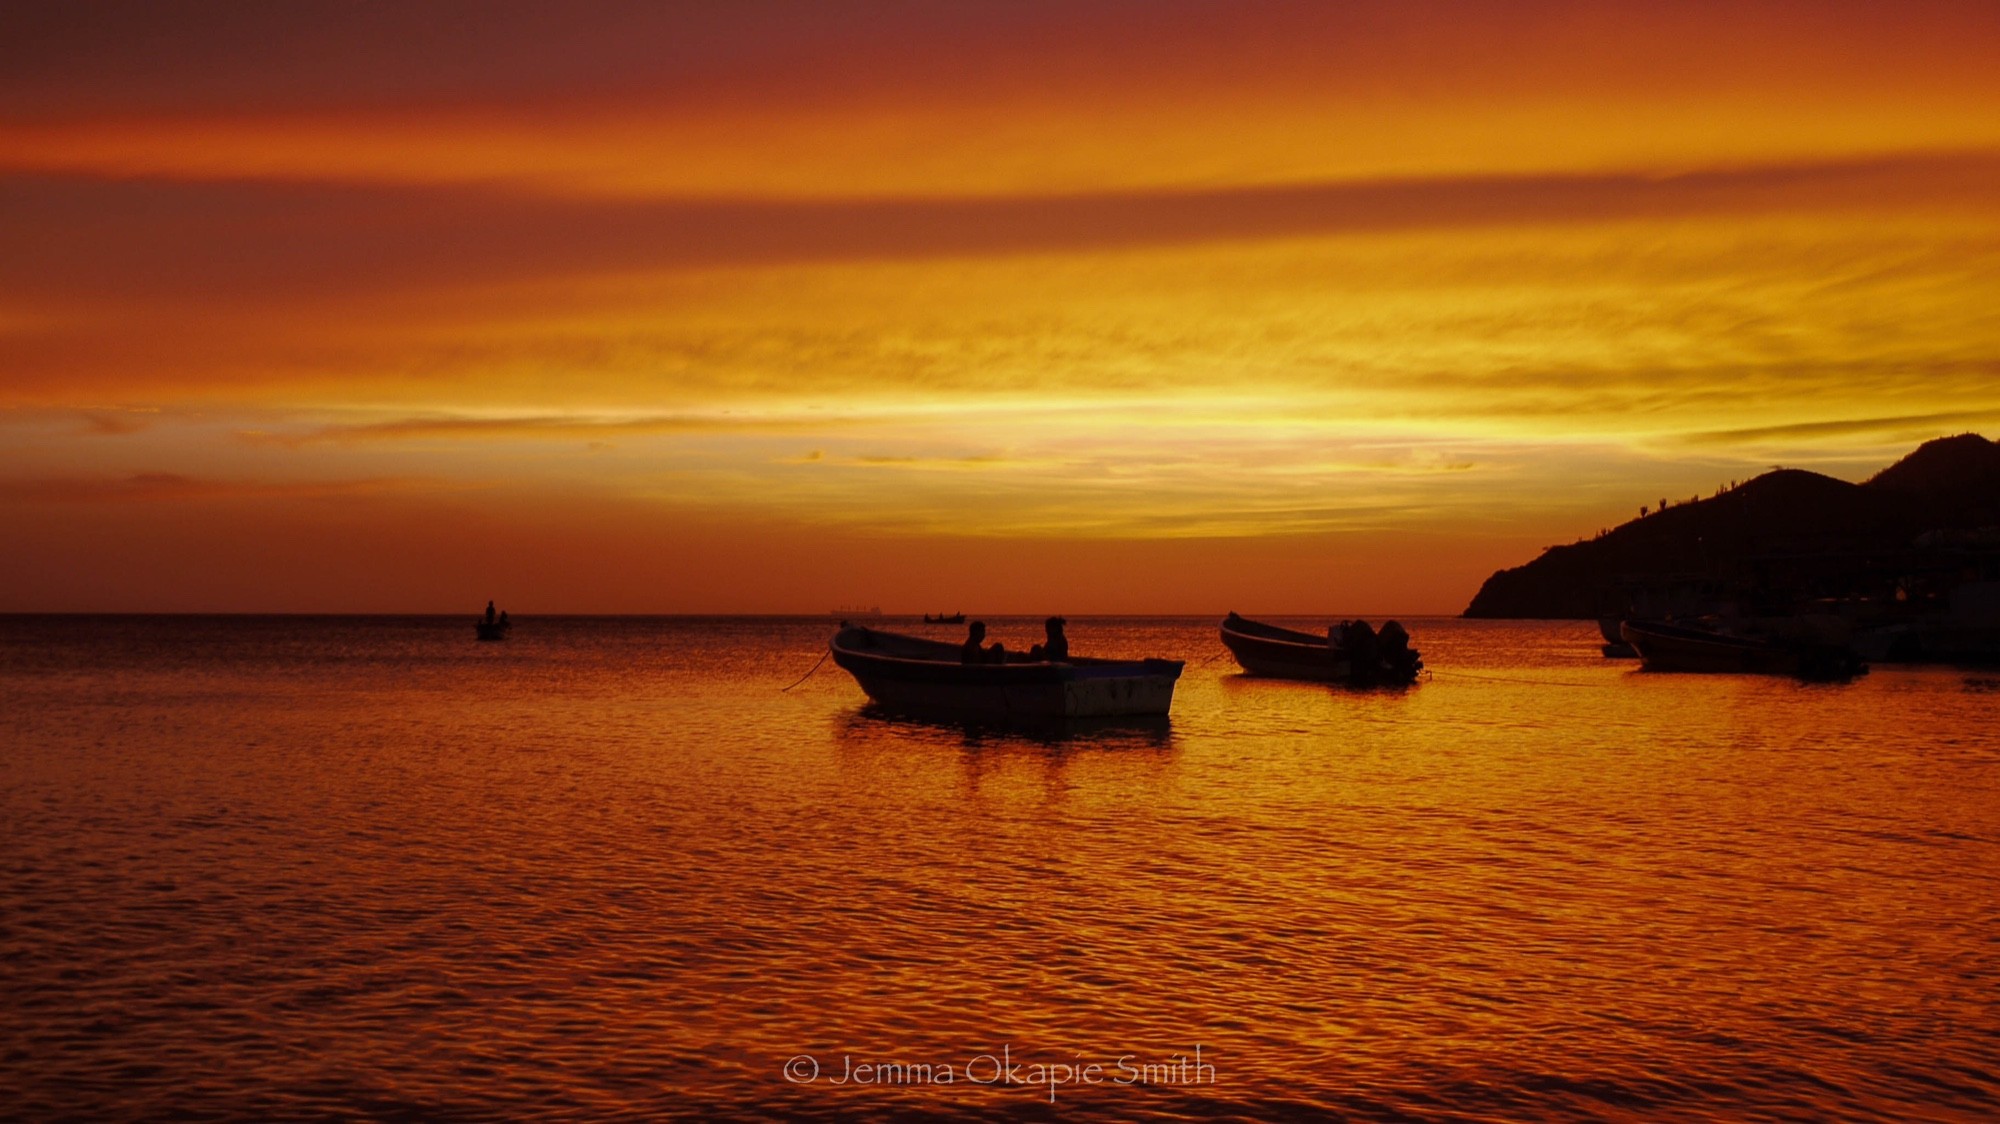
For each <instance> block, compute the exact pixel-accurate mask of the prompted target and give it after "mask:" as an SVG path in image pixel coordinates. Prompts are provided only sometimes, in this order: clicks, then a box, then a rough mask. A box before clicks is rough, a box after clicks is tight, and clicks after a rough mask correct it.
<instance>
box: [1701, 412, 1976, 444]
mask: <svg viewBox="0 0 2000 1124" xmlns="http://www.w3.org/2000/svg"><path fill="white" fill-rule="evenodd" d="M1995 422H2000V408H1995V409H1989V410H1951V411H1947V412H1945V413H1938V414H1899V415H1895V416H1892V417H1877V418H1841V419H1838V420H1834V421H1815V422H1793V423H1789V424H1786V425H1767V426H1753V427H1749V428H1744V429H1714V430H1707V431H1703V432H1699V433H1688V434H1684V435H1682V437H1681V439H1682V440H1683V441H1686V442H1687V443H1689V444H1693V445H1750V444H1760V443H1784V442H1796V443H1799V444H1809V443H1811V442H1813V441H1816V440H1822V439H1824V438H1828V437H1855V436H1862V435H1873V436H1876V437H1879V438H1881V439H1883V440H1885V441H1902V440H1907V439H1909V438H1911V437H1918V438H1926V437H1933V436H1944V435H1945V434H1946V433H1947V431H1950V432H1956V431H1958V430H1960V429H1964V428H1968V427H1971V428H1977V427H1981V426H1986V425H1991V424H1993V423H1995Z"/></svg>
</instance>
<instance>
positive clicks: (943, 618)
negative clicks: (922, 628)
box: [924, 613, 965, 624]
mask: <svg viewBox="0 0 2000 1124" xmlns="http://www.w3.org/2000/svg"><path fill="white" fill-rule="evenodd" d="M924 623H925V624H964V623H965V614H964V613H952V614H951V615H949V616H947V615H945V614H943V613H939V614H938V615H937V616H931V615H930V614H929V613H925V614H924Z"/></svg>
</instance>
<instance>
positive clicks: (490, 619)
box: [460, 601, 493, 628]
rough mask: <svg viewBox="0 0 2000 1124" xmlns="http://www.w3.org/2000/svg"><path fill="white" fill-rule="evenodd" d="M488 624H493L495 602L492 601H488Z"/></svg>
mask: <svg viewBox="0 0 2000 1124" xmlns="http://www.w3.org/2000/svg"><path fill="white" fill-rule="evenodd" d="M486 623H487V624H492V623H493V602H491V601H488V602H487V603H486ZM460 627H461V628H462V627H464V626H463V625H461V626H460Z"/></svg>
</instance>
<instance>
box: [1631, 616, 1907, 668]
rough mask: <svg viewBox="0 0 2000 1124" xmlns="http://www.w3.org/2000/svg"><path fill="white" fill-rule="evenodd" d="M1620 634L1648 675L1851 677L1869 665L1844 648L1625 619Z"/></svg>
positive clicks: (1662, 622) (1824, 643) (1826, 644)
mask: <svg viewBox="0 0 2000 1124" xmlns="http://www.w3.org/2000/svg"><path fill="white" fill-rule="evenodd" d="M1619 635H1621V636H1622V637H1624V639H1625V642H1626V643H1627V644H1630V645H1631V646H1632V648H1633V649H1634V650H1635V651H1637V652H1638V653H1639V659H1640V661H1641V662H1643V663H1644V664H1645V667H1646V670H1648V671H1681V672H1697V673H1709V674H1751V675H1795V676H1798V677H1799V678H1801V679H1850V678H1853V677H1854V676H1856V675H1864V674H1866V673H1867V671H1868V665H1867V664H1865V663H1863V662H1861V659H1860V657H1858V656H1856V655H1855V654H1854V652H1853V650H1852V649H1850V648H1848V647H1847V646H1846V645H1843V644H1833V643H1827V642H1815V641H1810V640H1803V639H1798V640H1781V639H1775V638H1766V637H1754V636H1737V635H1731V634H1728V633H1724V632H1717V631H1712V630H1709V629H1702V628H1691V627H1689V626H1686V625H1679V624H1668V623H1666V622H1664V621H1626V622H1625V623H1624V624H1623V625H1621V626H1620V627H1619Z"/></svg>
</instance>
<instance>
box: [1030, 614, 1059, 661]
mask: <svg viewBox="0 0 2000 1124" xmlns="http://www.w3.org/2000/svg"><path fill="white" fill-rule="evenodd" d="M1068 623H1069V622H1068V621H1065V620H1063V619H1062V618H1061V617H1050V618H1049V619H1048V620H1046V621H1043V622H1042V629H1043V631H1044V632H1046V633H1047V634H1048V642H1047V643H1044V644H1037V645H1035V646H1034V647H1032V648H1030V649H1028V658H1029V659H1031V660H1047V661H1049V662H1050V663H1067V662H1069V637H1067V636H1064V635H1063V625H1065V624H1068Z"/></svg>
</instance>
